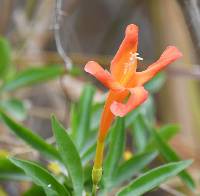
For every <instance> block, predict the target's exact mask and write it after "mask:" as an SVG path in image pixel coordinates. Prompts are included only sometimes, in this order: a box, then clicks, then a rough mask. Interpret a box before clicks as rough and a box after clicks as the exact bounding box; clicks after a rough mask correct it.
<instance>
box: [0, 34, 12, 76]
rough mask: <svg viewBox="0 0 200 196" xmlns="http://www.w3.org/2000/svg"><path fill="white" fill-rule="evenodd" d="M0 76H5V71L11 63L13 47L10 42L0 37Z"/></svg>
mask: <svg viewBox="0 0 200 196" xmlns="http://www.w3.org/2000/svg"><path fill="white" fill-rule="evenodd" d="M0 57H1V58H0V76H2V77H4V78H5V73H6V71H7V70H8V68H9V66H10V64H11V49H10V44H9V42H8V41H7V40H6V39H5V38H3V37H0Z"/></svg>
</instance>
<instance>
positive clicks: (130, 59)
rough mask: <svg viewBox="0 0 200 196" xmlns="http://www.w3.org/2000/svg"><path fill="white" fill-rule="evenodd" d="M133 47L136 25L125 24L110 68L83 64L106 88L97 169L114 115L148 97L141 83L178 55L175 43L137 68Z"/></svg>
mask: <svg viewBox="0 0 200 196" xmlns="http://www.w3.org/2000/svg"><path fill="white" fill-rule="evenodd" d="M137 48H138V27H137V26H136V25H134V24H130V25H128V26H127V28H126V31H125V37H124V40H123V41H122V43H121V45H120V47H119V49H118V51H117V53H116V55H115V56H114V58H113V60H112V61H111V65H110V72H109V71H107V70H104V69H103V68H102V67H101V66H100V65H99V64H98V63H97V62H94V61H89V62H88V63H87V64H86V65H85V68H84V69H85V71H86V72H88V73H90V74H91V75H93V76H94V77H96V79H98V80H99V81H100V82H101V83H102V84H103V85H104V86H106V87H107V88H108V89H109V93H108V97H107V99H106V103H105V106H104V110H103V113H102V117H101V122H100V128H99V135H98V142H97V149H96V157H95V162H94V169H96V170H97V169H98V172H99V169H100V168H101V165H102V159H103V146H104V145H103V143H104V140H105V137H106V135H107V133H108V129H109V127H110V126H111V123H112V121H113V120H114V118H115V116H120V117H123V116H125V115H126V114H127V113H128V112H130V111H132V110H133V109H134V108H136V107H137V106H139V105H140V104H142V103H143V102H144V101H145V100H146V99H147V97H148V92H147V91H146V90H145V89H144V87H143V85H144V84H145V83H146V82H148V81H149V80H150V79H151V78H152V77H153V76H155V75H156V74H157V73H158V72H159V71H161V70H162V69H164V68H165V67H166V66H167V65H168V64H170V63H172V62H173V61H175V60H176V59H178V58H180V57H181V56H182V54H181V52H180V51H179V50H178V49H177V48H176V47H174V46H168V47H167V48H166V49H165V50H164V52H163V53H162V55H161V56H160V58H159V59H158V60H157V61H156V62H154V63H153V64H151V65H150V66H148V68H147V69H146V70H145V71H142V72H137V71H136V69H137V63H138V60H142V58H141V57H139V56H138V55H139V54H138V53H137ZM127 98H128V99H127ZM126 100H127V101H126ZM125 101H126V102H125ZM94 176H95V175H94Z"/></svg>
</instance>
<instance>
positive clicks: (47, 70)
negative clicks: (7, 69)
mask: <svg viewBox="0 0 200 196" xmlns="http://www.w3.org/2000/svg"><path fill="white" fill-rule="evenodd" d="M62 73H64V68H63V67H62V66H58V65H57V66H49V67H38V68H36V67H33V68H28V69H26V70H24V71H22V72H20V73H18V74H17V75H16V76H14V77H13V78H12V79H11V80H9V81H7V82H6V83H5V84H3V87H2V89H1V90H4V91H12V90H16V89H17V88H21V87H24V86H28V85H33V84H36V83H39V82H43V81H47V80H50V79H52V78H55V77H56V76H59V75H61V74H62Z"/></svg>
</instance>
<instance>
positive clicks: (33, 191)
mask: <svg viewBox="0 0 200 196" xmlns="http://www.w3.org/2000/svg"><path fill="white" fill-rule="evenodd" d="M33 195H38V196H46V195H45V192H44V189H43V188H42V187H40V186H37V185H33V186H32V187H31V188H30V189H28V190H27V191H26V192H25V193H23V196H33Z"/></svg>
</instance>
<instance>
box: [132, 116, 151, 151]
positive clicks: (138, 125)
mask: <svg viewBox="0 0 200 196" xmlns="http://www.w3.org/2000/svg"><path fill="white" fill-rule="evenodd" d="M142 118H143V117H142V115H140V114H139V115H138V116H137V117H136V118H135V120H134V121H133V124H132V129H131V131H132V134H133V140H134V144H135V145H136V148H137V152H142V151H143V150H144V148H145V146H146V143H147V133H148V131H147V129H146V127H145V125H144V123H143V121H142Z"/></svg>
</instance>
